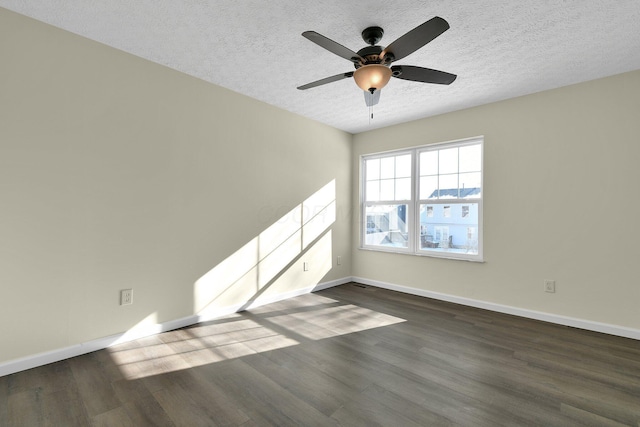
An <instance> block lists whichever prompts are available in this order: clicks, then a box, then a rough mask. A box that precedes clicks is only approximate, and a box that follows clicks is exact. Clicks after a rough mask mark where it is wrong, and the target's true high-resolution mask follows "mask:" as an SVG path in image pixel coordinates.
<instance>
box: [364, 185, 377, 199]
mask: <svg viewBox="0 0 640 427" xmlns="http://www.w3.org/2000/svg"><path fill="white" fill-rule="evenodd" d="M365 193H366V194H365V198H366V200H367V201H368V202H377V201H379V200H380V181H369V182H367V187H366V189H365Z"/></svg>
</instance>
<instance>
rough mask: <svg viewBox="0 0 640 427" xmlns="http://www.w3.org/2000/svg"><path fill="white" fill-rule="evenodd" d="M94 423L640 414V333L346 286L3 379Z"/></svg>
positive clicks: (16, 407) (38, 421)
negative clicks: (608, 331) (633, 335)
mask: <svg viewBox="0 0 640 427" xmlns="http://www.w3.org/2000/svg"><path fill="white" fill-rule="evenodd" d="M90 424H93V425H109V426H111V425H135V426H147V425H149V426H176V425H189V426H192V425H195V426H197V425H206V426H216V425H224V426H245V427H248V426H289V425H291V426H299V425H317V426H324V425H330V426H331V425H349V426H354V425H362V426H367V427H368V426H374V425H384V426H389V425H393V426H396V425H402V426H413V425H420V426H440V425H443V426H445V425H456V426H474V427H475V426H492V427H493V426H501V425H517V426H526V425H531V426H540V425H544V426H573V425H593V426H620V425H623V426H625V425H626V426H634V427H640V341H637V340H631V339H626V338H620V337H614V336H610V335H605V334H599V333H595V332H591V331H584V330H578V329H573V328H570V327H566V326H560V325H553V324H550V323H545V322H539V321H535V320H531V319H524V318H519V317H515V316H511V315H507V314H503V313H493V312H489V311H486V310H481V309H477V308H473V307H466V306H460V305H456V304H453V303H448V302H443V301H436V300H432V299H429V298H421V297H416V296H412V295H407V294H402V293H399V292H394V291H388V290H384V289H378V288H372V287H368V286H364V285H359V284H346V285H342V286H337V287H334V288H330V289H326V290H324V291H321V292H318V293H315V294H308V295H303V296H301V297H298V298H293V299H289V300H285V301H280V302H277V303H274V304H270V305H265V306H262V307H258V308H256V309H252V310H250V311H247V312H242V313H236V314H233V315H230V316H226V317H224V318H220V319H217V320H214V321H211V322H206V323H202V324H198V325H193V326H191V327H188V328H183V329H180V330H176V331H170V332H167V333H164V334H160V335H157V336H152V337H147V338H143V339H139V340H135V341H132V342H129V343H124V344H120V345H117V346H114V347H111V348H109V349H106V350H103V351H99V352H94V353H90V354H86V355H83V356H79V357H76V358H73V359H69V360H66V361H61V362H58V363H54V364H51V365H47V366H43V367H39V368H35V369H32V370H28V371H24V372H20V373H16V374H13V375H9V376H6V377H0V426H3V427H4V426H5V425H6V426H9V427H14V426H20V427H22V426H48V425H64V426H74V425H90Z"/></svg>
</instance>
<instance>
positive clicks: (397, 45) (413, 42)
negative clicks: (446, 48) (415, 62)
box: [380, 16, 449, 61]
mask: <svg viewBox="0 0 640 427" xmlns="http://www.w3.org/2000/svg"><path fill="white" fill-rule="evenodd" d="M448 29H449V23H448V22H447V21H445V20H444V19H442V18H440V17H439V16H436V17H433V18H431V19H429V20H428V21H427V22H425V23H424V24H422V25H418V26H417V27H416V28H414V29H413V30H411V31H409V32H408V33H406V34H405V35H404V36H401V37H400V38H399V39H397V40H396V41H394V42H393V43H391V44H390V45H389V46H387V47H386V49H385V50H383V51H382V53H381V54H380V58H384V56H385V55H386V54H387V53H391V54H392V55H393V60H394V61H397V60H398V59H402V58H404V57H405V56H407V55H410V54H412V53H413V52H415V51H416V50H418V49H420V48H421V47H422V46H424V45H426V44H427V43H429V42H430V41H431V40H433V39H435V38H436V37H438V36H439V35H440V34H442V33H444V32H445V31H447V30H448Z"/></svg>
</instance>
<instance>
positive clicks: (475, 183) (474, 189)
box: [460, 172, 482, 199]
mask: <svg viewBox="0 0 640 427" xmlns="http://www.w3.org/2000/svg"><path fill="white" fill-rule="evenodd" d="M481 186H482V178H481V175H480V172H471V173H461V174H460V197H461V198H463V199H469V198H479V197H481V195H482V194H481V192H482V188H481Z"/></svg>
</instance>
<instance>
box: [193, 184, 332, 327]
mask: <svg viewBox="0 0 640 427" xmlns="http://www.w3.org/2000/svg"><path fill="white" fill-rule="evenodd" d="M335 185H336V184H335V180H332V181H330V182H329V183H327V184H326V185H325V186H323V187H322V188H321V189H319V190H318V191H316V192H315V193H314V194H312V195H311V196H310V197H308V198H307V199H306V200H305V201H303V202H302V203H300V204H299V205H297V206H295V207H294V208H293V209H291V210H290V211H289V212H287V213H286V214H285V215H284V216H283V217H281V218H280V219H279V220H278V221H276V222H275V223H273V224H272V225H270V226H269V227H267V228H266V229H265V230H264V231H262V232H261V233H260V234H259V235H258V236H256V237H255V238H253V239H252V240H251V241H249V242H248V243H247V244H245V245H244V246H243V247H242V248H240V249H239V250H238V251H236V252H235V253H233V254H232V255H230V256H229V257H228V258H226V259H225V260H223V261H222V262H220V263H219V264H218V265H217V266H215V267H214V268H212V269H211V270H210V271H209V272H208V273H206V274H205V275H203V276H202V277H201V278H200V279H198V280H197V281H196V283H195V285H194V312H195V313H196V314H198V315H200V316H201V318H205V319H206V318H211V317H212V316H214V315H215V313H216V312H218V311H220V309H222V308H225V307H231V306H238V305H242V304H245V303H250V302H254V301H256V300H257V299H259V298H263V299H264V298H265V297H266V295H268V294H269V295H273V294H274V293H275V292H287V291H291V290H292V289H300V288H304V287H306V286H312V285H313V284H318V283H319V282H320V280H321V279H322V277H324V276H325V275H326V274H327V273H328V272H329V271H330V270H331V248H332V245H331V233H330V231H327V230H329V227H330V226H331V224H333V223H334V222H335V220H336V202H335V199H336V190H335ZM323 234H324V236H323ZM327 236H329V237H328V240H327ZM320 251H322V253H321V252H320ZM302 257H304V262H308V263H309V265H310V266H311V268H310V269H309V271H307V272H305V271H303V269H302V264H301V262H302V261H301V258H302ZM299 273H305V274H299Z"/></svg>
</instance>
